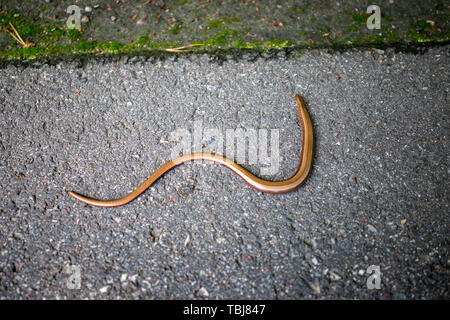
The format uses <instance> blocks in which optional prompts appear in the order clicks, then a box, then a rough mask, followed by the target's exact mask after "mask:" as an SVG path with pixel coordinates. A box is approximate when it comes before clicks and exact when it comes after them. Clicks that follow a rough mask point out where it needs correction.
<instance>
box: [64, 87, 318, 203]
mask: <svg viewBox="0 0 450 320" xmlns="http://www.w3.org/2000/svg"><path fill="white" fill-rule="evenodd" d="M295 99H296V102H297V106H298V111H299V115H300V123H301V126H302V129H303V141H302V151H301V155H300V164H299V167H298V169H297V172H296V173H295V174H294V175H293V176H292V177H291V178H289V179H287V180H283V181H267V180H263V179H261V178H258V177H256V176H255V175H253V174H252V173H251V172H249V171H248V170H246V169H244V168H243V167H241V166H240V165H238V164H237V163H235V162H233V161H231V160H229V159H227V158H225V157H223V156H220V155H215V154H212V153H192V154H188V155H184V156H181V157H179V158H176V159H174V160H171V161H169V162H167V163H166V164H165V165H163V166H162V167H160V168H159V169H158V170H157V171H156V172H155V173H153V174H152V175H151V176H150V177H149V178H148V179H147V180H146V181H145V182H144V183H143V184H141V185H140V186H139V187H138V188H137V189H136V190H134V191H133V192H131V193H130V194H128V195H126V196H125V197H123V198H120V199H117V200H96V199H92V198H88V197H85V196H82V195H80V194H78V193H76V192H73V191H68V193H69V194H70V195H71V196H73V197H75V198H76V199H78V200H80V201H82V202H85V203H87V204H90V205H93V206H98V207H118V206H122V205H124V204H127V203H129V202H130V201H133V200H134V199H136V198H137V197H138V196H140V195H141V194H142V193H143V192H144V191H145V190H147V189H148V188H149V187H150V186H151V185H152V184H154V183H155V182H156V181H157V180H158V179H159V178H161V177H162V176H163V175H164V174H165V173H166V172H168V171H170V170H172V169H173V168H175V167H177V166H179V165H180V164H183V163H185V162H189V161H193V160H208V161H213V162H217V163H220V164H221V165H224V166H225V167H227V168H229V169H230V170H232V171H233V172H234V173H236V174H237V175H238V176H239V177H241V178H242V179H243V180H244V181H245V182H246V183H247V184H249V185H250V186H251V187H253V188H254V189H256V190H259V191H262V192H267V193H277V194H279V193H286V192H290V191H293V190H295V189H297V188H298V187H300V186H301V185H302V184H303V183H304V182H305V180H306V179H307V178H308V175H309V173H310V171H311V167H312V161H313V152H314V132H313V126H312V123H311V118H310V117H309V114H308V111H307V110H306V106H305V103H304V101H303V99H302V97H301V96H299V95H298V94H297V95H296V96H295Z"/></svg>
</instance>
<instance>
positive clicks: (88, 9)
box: [84, 6, 92, 12]
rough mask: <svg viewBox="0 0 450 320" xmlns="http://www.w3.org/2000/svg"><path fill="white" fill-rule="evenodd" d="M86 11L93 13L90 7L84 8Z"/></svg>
mask: <svg viewBox="0 0 450 320" xmlns="http://www.w3.org/2000/svg"><path fill="white" fill-rule="evenodd" d="M84 11H86V12H91V11H92V8H91V7H89V6H87V7H85V8H84Z"/></svg>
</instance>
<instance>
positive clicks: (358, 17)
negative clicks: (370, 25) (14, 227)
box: [352, 13, 369, 24]
mask: <svg viewBox="0 0 450 320" xmlns="http://www.w3.org/2000/svg"><path fill="white" fill-rule="evenodd" d="M368 17H369V14H367V13H355V14H353V15H352V18H353V22H354V23H356V24H364V23H366V21H367V18H368Z"/></svg>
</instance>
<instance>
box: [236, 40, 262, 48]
mask: <svg viewBox="0 0 450 320" xmlns="http://www.w3.org/2000/svg"><path fill="white" fill-rule="evenodd" d="M233 46H234V47H235V48H245V49H258V48H260V47H261V45H260V44H259V43H253V42H244V41H242V40H238V41H235V42H234V43H233Z"/></svg>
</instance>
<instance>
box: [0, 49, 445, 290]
mask: <svg viewBox="0 0 450 320" xmlns="http://www.w3.org/2000/svg"><path fill="white" fill-rule="evenodd" d="M449 49H450V47H441V48H432V49H429V50H428V51H427V52H425V53H423V54H413V53H401V52H400V53H395V52H393V51H386V52H383V51H362V52H360V51H352V52H344V53H334V54H329V53H326V52H323V51H312V52H308V53H303V54H297V53H294V54H292V55H290V56H289V57H288V58H285V57H283V55H281V56H280V57H278V58H275V59H267V60H266V59H263V58H258V59H256V60H254V61H246V60H240V61H233V60H229V61H225V62H223V64H221V63H217V62H216V61H214V60H211V59H210V58H208V56H191V57H181V58H179V59H176V60H175V59H170V58H169V59H166V60H164V61H145V59H144V61H142V60H141V59H140V58H132V59H129V60H127V59H125V60H121V61H103V62H99V61H90V62H88V63H87V64H85V65H81V64H79V63H75V62H66V63H60V64H58V65H55V66H49V65H39V66H34V67H27V68H23V67H15V66H12V65H10V66H7V67H6V68H4V69H2V70H0V114H1V117H0V142H1V143H0V210H1V211H0V212H1V214H0V297H1V298H2V299H12V298H20V299H42V298H46V299H67V298H75V299H85V298H87V299H102V298H129V299H134V298H146V299H153V298H155V299H174V298H176V299H178V298H188V299H190V298H200V299H203V298H205V299H208V298H209V299H224V298H237V299H247V298H248V299H253V298H255V299H298V298H306V299H316V298H319V299H322V298H362V299H372V298H379V299H391V298H395V299H404V298H414V299H418V298H426V299H434V298H448V283H449V274H450V272H449V264H450V260H449V258H448V247H449V245H448V244H449V228H448V226H449V215H448V214H449V192H448V190H449V185H448V174H449V169H448V164H449V141H448V135H449V123H450V121H449V120H450V119H449V73H450V72H449V68H448V66H449V62H450V61H449V60H450V56H449ZM250 60H251V59H250ZM295 93H299V94H301V95H303V96H304V97H305V99H306V100H307V101H308V103H309V106H308V110H309V112H310V115H311V117H312V120H313V123H314V128H315V135H316V149H315V158H314V164H313V171H312V174H311V176H310V177H309V179H308V180H307V182H306V184H305V185H304V186H302V187H301V188H300V189H299V190H298V191H295V192H292V193H289V194H285V195H271V194H263V193H261V192H258V191H255V190H253V189H251V188H250V187H248V186H247V185H246V184H245V183H243V182H242V180H241V179H240V178H239V177H237V176H236V175H234V174H233V173H231V172H230V171H229V170H227V169H226V168H224V167H221V166H219V165H216V164H206V163H189V164H186V165H183V166H181V167H179V168H176V169H175V170H174V171H172V172H170V173H168V174H167V175H166V176H164V177H163V178H162V179H161V180H159V181H158V182H157V183H156V184H155V185H154V186H153V187H151V188H150V189H149V190H148V191H147V192H145V193H144V194H143V195H142V196H141V197H139V198H138V199H137V200H136V201H134V202H132V203H130V204H128V205H126V206H123V207H119V208H106V209H102V208H96V207H91V206H88V205H85V204H83V203H81V202H79V201H76V200H75V199H73V198H72V197H70V196H69V195H68V194H67V193H66V191H65V190H75V191H77V192H80V193H83V194H86V195H90V196H94V197H98V198H101V199H112V198H118V197H121V196H123V195H125V194H127V193H128V192H130V191H131V190H133V189H134V188H135V187H137V186H138V185H139V184H140V183H141V182H143V181H144V180H145V179H146V178H147V177H148V176H149V175H150V174H151V173H152V172H154V171H155V170H156V169H157V168H158V167H159V166H161V165H162V164H164V163H165V162H167V161H168V160H170V155H171V150H173V147H174V145H175V144H174V142H173V141H170V138H169V137H170V133H171V132H173V131H175V130H177V129H187V130H188V132H191V131H192V130H193V126H194V122H195V121H200V120H201V121H202V122H203V127H205V128H206V127H210V128H217V129H218V130H219V131H223V132H225V131H226V129H236V128H255V129H279V153H280V165H279V170H278V171H277V172H276V173H275V174H274V175H271V176H264V178H267V179H272V180H280V179H283V178H287V177H289V176H290V175H292V174H293V173H294V172H295V170H296V167H297V165H298V157H299V152H300V149H301V146H300V143H301V127H300V125H299V121H298V116H297V110H296V106H295V101H294V95H295ZM203 142H204V143H207V142H208V141H206V142H205V141H203ZM244 166H245V167H246V168H248V169H249V170H251V171H252V172H254V173H255V174H257V175H259V173H260V169H261V167H262V166H261V164H260V163H257V164H245V165H244ZM371 266H373V267H372V269H371V270H376V269H377V267H379V269H380V274H379V280H380V281H379V289H377V288H374V289H369V288H368V286H367V282H368V281H369V283H370V284H372V285H375V286H376V285H377V283H376V281H375V280H374V278H373V277H371V278H370V276H371V275H372V276H373V275H375V274H376V271H374V273H372V271H370V272H368V268H370V267H371ZM78 268H79V269H78ZM77 270H79V271H80V274H79V276H80V277H79V281H78V275H77ZM68 280H71V281H72V282H68ZM78 284H79V285H80V289H70V288H73V287H76V286H77V285H78Z"/></svg>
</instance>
